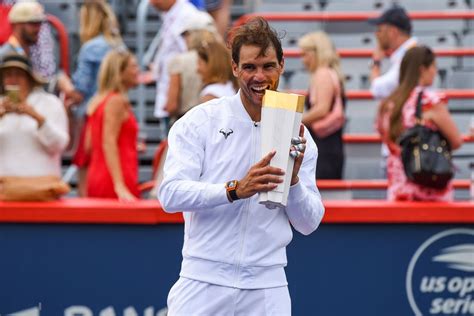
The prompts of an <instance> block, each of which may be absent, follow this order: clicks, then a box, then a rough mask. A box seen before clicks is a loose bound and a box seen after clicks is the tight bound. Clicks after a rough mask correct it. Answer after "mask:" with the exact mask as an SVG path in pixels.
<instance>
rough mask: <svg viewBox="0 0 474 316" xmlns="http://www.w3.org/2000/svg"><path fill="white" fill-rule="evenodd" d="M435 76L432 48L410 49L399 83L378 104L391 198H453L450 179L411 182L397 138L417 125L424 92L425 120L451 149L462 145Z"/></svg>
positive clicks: (424, 122)
mask: <svg viewBox="0 0 474 316" xmlns="http://www.w3.org/2000/svg"><path fill="white" fill-rule="evenodd" d="M435 76H436V61H435V56H434V53H433V51H432V50H431V49H430V48H429V47H426V46H418V47H413V48H411V49H409V50H408V51H407V52H406V54H405V56H404V57H403V59H402V63H401V66H400V80H399V86H398V87H397V88H396V89H395V91H394V92H393V93H392V94H391V95H390V96H389V97H388V98H387V99H385V100H384V101H383V102H382V103H381V105H380V108H379V114H378V117H377V122H376V125H377V130H378V131H379V133H380V135H381V137H382V141H383V142H384V143H385V144H386V145H387V146H388V148H389V151H390V153H389V157H388V160H387V177H388V192H387V196H388V199H389V200H419V201H450V200H452V199H453V187H452V184H451V183H450V184H449V185H448V186H447V187H446V188H444V189H442V190H438V189H432V188H427V187H423V186H420V185H418V184H415V183H413V182H410V181H409V180H408V179H407V178H406V176H405V171H404V169H403V164H402V160H401V157H400V147H399V146H398V145H397V139H398V137H399V136H400V135H401V134H402V132H403V131H404V130H406V129H408V128H410V127H413V126H414V125H415V120H416V119H415V109H416V102H417V98H418V94H419V93H420V92H422V93H423V94H422V120H423V124H424V125H425V126H427V127H429V128H431V129H433V130H439V131H440V132H441V134H443V136H444V137H445V138H446V139H447V141H448V142H449V144H450V146H451V149H453V150H454V149H457V148H459V147H460V146H461V145H462V138H461V134H460V132H459V130H458V129H457V127H456V124H455V122H454V120H453V118H452V117H451V115H450V113H449V110H448V107H447V100H446V97H445V96H444V95H443V94H441V93H439V92H436V91H434V90H431V89H430V88H429V87H430V86H431V85H432V84H433V81H434V78H435Z"/></svg>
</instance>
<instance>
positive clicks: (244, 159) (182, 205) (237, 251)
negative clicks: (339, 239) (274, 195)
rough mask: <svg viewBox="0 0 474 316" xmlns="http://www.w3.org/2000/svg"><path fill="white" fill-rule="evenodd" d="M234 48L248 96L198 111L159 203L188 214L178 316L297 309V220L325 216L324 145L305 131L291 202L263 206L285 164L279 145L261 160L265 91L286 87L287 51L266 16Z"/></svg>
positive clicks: (174, 297) (175, 142) (308, 227)
mask: <svg viewBox="0 0 474 316" xmlns="http://www.w3.org/2000/svg"><path fill="white" fill-rule="evenodd" d="M231 46H232V69H233V73H234V75H235V76H236V77H237V78H238V82H239V86H240V90H239V92H238V93H237V94H235V95H234V96H231V97H223V98H220V99H215V100H212V101H209V102H207V103H205V104H203V105H199V106H197V107H195V108H193V109H192V110H191V111H189V112H188V113H186V115H184V116H183V117H182V118H181V119H180V120H178V121H177V122H176V123H175V124H174V125H173V127H172V128H171V131H170V134H169V138H168V144H169V148H168V155H167V159H166V163H165V178H164V180H163V183H162V185H161V186H160V193H159V199H160V202H161V203H162V205H163V208H164V209H165V210H166V211H167V212H181V211H184V213H183V214H184V218H185V222H186V232H185V239H184V246H183V263H182V265H181V268H182V269H181V273H180V276H181V277H180V278H179V280H178V281H177V282H176V283H175V285H174V286H173V288H172V289H171V290H170V293H169V295H168V308H169V310H168V315H169V316H174V315H234V314H238V315H290V314H291V301H290V297H289V293H288V287H287V281H286V276H285V272H284V269H283V268H284V266H285V265H286V245H287V244H288V243H289V242H290V241H291V238H292V232H291V225H293V226H294V227H295V229H296V230H298V231H300V232H302V233H304V234H309V233H311V232H312V231H314V230H315V229H316V228H317V227H318V225H319V223H320V221H321V219H322V216H323V213H324V207H323V205H322V202H321V196H320V195H319V192H318V190H317V188H316V186H315V183H314V173H315V166H316V160H317V156H318V154H317V149H316V145H315V144H314V142H313V141H312V139H311V137H310V136H309V133H308V132H307V131H306V132H304V131H305V129H304V128H303V127H301V131H300V136H301V137H302V138H301V142H302V145H305V146H299V147H300V149H299V150H300V151H298V152H299V154H298V155H297V157H296V158H295V167H294V169H293V170H292V171H290V172H292V175H291V187H290V189H289V196H288V205H287V206H286V207H285V208H283V209H276V210H270V209H267V208H265V206H264V205H262V204H259V203H258V199H257V193H258V192H267V191H269V190H273V189H274V188H276V187H277V185H278V183H280V182H282V181H283V180H282V178H281V176H282V175H283V172H282V170H280V169H278V168H273V167H271V166H270V165H269V163H270V161H271V159H272V158H273V157H274V155H275V152H274V151H273V152H270V153H268V154H266V155H265V156H264V158H262V159H261V160H260V161H258V162H256V159H257V158H256V157H257V156H258V155H259V152H260V148H259V144H260V132H259V128H258V122H260V119H261V109H262V101H263V96H264V94H265V90H266V89H270V90H276V89H277V87H278V83H279V78H280V75H281V74H282V73H283V66H284V60H283V50H282V47H281V42H280V40H279V38H278V35H277V34H276V32H275V31H274V30H272V29H271V28H270V27H269V25H268V23H267V21H265V20H264V19H263V18H261V17H257V18H254V19H252V20H250V21H248V22H247V23H246V24H244V25H243V26H240V27H238V28H236V29H235V30H234V31H233V32H232V31H231ZM303 134H304V135H305V137H307V141H306V140H305V139H304V138H303ZM303 160H304V161H303ZM232 179H241V180H239V181H237V180H232ZM231 180H232V181H231ZM226 182H227V184H226V185H224V183H226ZM239 199H242V200H243V201H239ZM290 223H291V225H290ZM189 225H192V235H191V236H190V235H189V232H191V231H190V230H188V229H189V228H190V226H189ZM236 258H237V259H236Z"/></svg>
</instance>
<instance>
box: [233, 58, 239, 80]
mask: <svg viewBox="0 0 474 316" xmlns="http://www.w3.org/2000/svg"><path fill="white" fill-rule="evenodd" d="M232 73H233V74H234V77H235V78H237V77H238V76H239V65H237V64H236V63H235V61H233V60H232Z"/></svg>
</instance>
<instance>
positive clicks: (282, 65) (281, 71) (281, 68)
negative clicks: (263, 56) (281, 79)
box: [280, 57, 285, 74]
mask: <svg viewBox="0 0 474 316" xmlns="http://www.w3.org/2000/svg"><path fill="white" fill-rule="evenodd" d="M284 70H285V57H282V58H281V63H280V74H282V73H283V71H284Z"/></svg>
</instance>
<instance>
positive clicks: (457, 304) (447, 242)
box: [406, 229, 474, 316]
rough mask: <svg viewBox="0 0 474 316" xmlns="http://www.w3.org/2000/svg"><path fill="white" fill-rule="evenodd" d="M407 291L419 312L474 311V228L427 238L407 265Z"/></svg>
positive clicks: (456, 312)
mask: <svg viewBox="0 0 474 316" xmlns="http://www.w3.org/2000/svg"><path fill="white" fill-rule="evenodd" d="M406 291H407V296H408V301H409V303H410V306H411V308H412V310H413V312H414V313H415V315H416V316H421V315H471V316H472V315H474V229H450V230H446V231H443V232H440V233H438V234H436V235H434V236H432V237H431V238H429V239H428V240H426V241H425V242H424V243H423V244H422V245H421V246H420V247H419V248H418V250H417V251H416V252H415V254H414V255H413V257H412V259H411V261H410V264H409V266H408V271H407V277H406Z"/></svg>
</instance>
